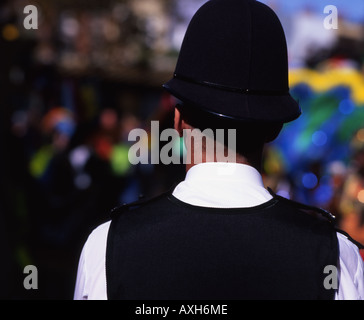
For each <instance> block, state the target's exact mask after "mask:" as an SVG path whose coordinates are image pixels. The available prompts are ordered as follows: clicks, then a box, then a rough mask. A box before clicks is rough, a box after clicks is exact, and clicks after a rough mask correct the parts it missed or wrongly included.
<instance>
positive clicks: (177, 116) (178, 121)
mask: <svg viewBox="0 0 364 320" xmlns="http://www.w3.org/2000/svg"><path fill="white" fill-rule="evenodd" d="M174 129H175V130H176V131H177V132H178V133H179V136H180V137H182V136H183V125H182V117H181V113H180V112H179V110H178V109H177V108H174Z"/></svg>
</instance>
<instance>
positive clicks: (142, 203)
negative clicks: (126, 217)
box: [110, 192, 169, 219]
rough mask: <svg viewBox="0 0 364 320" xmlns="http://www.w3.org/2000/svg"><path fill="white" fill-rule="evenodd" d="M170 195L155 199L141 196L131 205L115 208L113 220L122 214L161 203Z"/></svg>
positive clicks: (167, 193)
mask: <svg viewBox="0 0 364 320" xmlns="http://www.w3.org/2000/svg"><path fill="white" fill-rule="evenodd" d="M168 195H169V192H165V193H161V194H160V195H157V196H154V197H145V196H140V197H139V199H138V200H136V201H134V202H131V203H125V204H122V205H120V206H118V207H115V208H114V209H112V210H111V213H110V215H111V219H114V218H116V217H118V216H120V215H121V214H124V213H127V212H131V211H134V210H138V209H139V208H145V207H147V206H150V205H153V204H154V203H156V202H158V201H161V200H163V199H165V198H166V197H167V196H168Z"/></svg>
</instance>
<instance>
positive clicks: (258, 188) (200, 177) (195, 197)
mask: <svg viewBox="0 0 364 320" xmlns="http://www.w3.org/2000/svg"><path fill="white" fill-rule="evenodd" d="M173 196H175V197H176V198H177V199H179V200H180V201H183V202H186V203H188V204H191V205H195V206H202V207H217V208H239V207H240V208H246V207H254V206H258V205H261V204H263V203H265V202H267V201H269V200H271V199H272V196H271V194H270V193H269V192H268V190H266V189H265V187H264V183H263V179H262V176H261V175H260V173H259V172H258V171H257V170H256V169H255V168H253V167H251V166H248V165H244V164H237V163H216V162H214V163H202V164H199V165H196V166H194V167H192V168H191V169H190V170H189V171H188V172H187V174H186V178H185V180H184V181H183V182H181V183H180V184H179V185H178V186H177V187H176V188H175V190H174V192H173Z"/></svg>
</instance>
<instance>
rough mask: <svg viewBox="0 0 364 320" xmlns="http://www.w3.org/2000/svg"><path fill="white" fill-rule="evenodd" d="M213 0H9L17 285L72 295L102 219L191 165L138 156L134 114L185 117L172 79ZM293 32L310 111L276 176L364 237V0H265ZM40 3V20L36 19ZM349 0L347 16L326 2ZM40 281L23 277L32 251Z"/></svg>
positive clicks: (2, 118) (7, 67)
mask: <svg viewBox="0 0 364 320" xmlns="http://www.w3.org/2000/svg"><path fill="white" fill-rule="evenodd" d="M204 2H205V1H204V0H104V1H101V0H87V1H86V0H74V1H67V0H34V1H31V0H27V1H25V0H11V1H10V0H9V1H2V2H1V3H0V56H1V59H0V106H1V107H0V154H1V156H0V170H1V171H0V251H1V252H2V253H3V258H2V262H1V264H0V274H2V275H6V276H4V277H3V278H4V279H3V282H2V285H1V288H0V298H5V299H71V298H72V295H73V286H74V282H75V277H76V270H77V263H78V258H79V254H80V251H81V249H82V245H83V243H84V241H85V240H86V237H87V235H88V234H89V232H90V231H91V230H92V229H93V228H94V227H95V226H97V225H98V224H99V223H101V222H103V221H105V220H107V219H108V214H109V211H110V210H111V209H112V208H113V207H115V206H117V205H119V204H121V203H126V202H131V201H133V200H136V199H138V198H139V196H140V195H144V196H146V197H150V196H153V195H156V194H158V193H160V192H162V191H165V190H167V189H169V188H171V187H172V186H173V185H174V184H175V183H177V182H178V181H180V180H181V179H183V177H184V167H183V166H182V165H181V166H178V165H171V166H164V165H139V166H131V165H130V163H129V161H128V149H129V146H130V143H129V142H128V141H127V136H128V133H129V132H130V130H132V129H133V128H144V129H145V130H146V131H148V130H149V127H150V122H151V121H152V120H159V121H160V123H161V130H163V128H168V127H171V126H172V125H173V107H174V100H173V98H172V97H170V96H169V95H167V94H166V93H165V92H163V90H162V87H161V85H162V84H163V83H164V82H165V81H166V80H168V79H169V78H170V77H171V75H172V74H173V71H174V66H175V63H176V59H177V56H178V50H179V48H180V45H181V42H182V39H183V36H184V33H185V30H186V28H187V25H188V23H189V21H190V19H191V17H192V15H193V14H194V12H195V11H196V10H197V9H198V8H199V7H200V6H201V5H202V4H203V3H204ZM263 2H265V3H267V4H268V5H270V6H271V7H272V8H273V9H274V10H275V11H276V12H277V14H278V15H279V17H280V19H281V21H282V24H283V26H284V29H285V31H286V35H287V42H288V46H289V64H290V68H291V71H290V86H291V92H292V95H293V96H294V97H295V99H297V100H299V102H300V105H301V107H302V111H303V115H302V117H301V118H300V119H299V120H297V121H295V122H293V123H290V124H288V125H286V126H285V128H284V131H283V132H282V134H281V135H280V137H279V138H278V139H277V141H276V142H274V143H272V144H271V145H270V146H269V147H268V148H267V149H266V153H265V157H264V172H263V174H264V179H265V182H266V185H267V186H269V187H271V188H272V189H274V190H275V191H276V192H278V193H279V194H281V195H282V196H285V197H288V198H291V199H295V200H298V201H302V202H305V203H308V204H312V205H316V206H320V207H323V208H325V209H327V210H330V211H331V212H332V213H333V214H335V215H336V216H337V218H338V226H339V227H341V228H343V229H345V230H346V231H348V232H350V233H351V235H352V236H353V237H354V238H355V239H357V240H358V241H360V242H363V243H364V210H363V205H364V148H363V147H364V2H363V1H362V0H350V1H344V0H327V1H325V0H320V1H318V0H316V1H314V0H310V1H308V0H304V1H303V0H294V1H292V0H265V1H263ZM28 4H32V5H35V6H36V7H37V8H38V11H39V28H38V29H37V30H26V29H25V28H24V26H23V21H24V18H25V17H26V15H25V14H24V13H23V10H24V7H25V6H26V5H28ZM327 5H335V6H336V7H337V9H338V13H339V21H338V29H337V30H336V29H330V30H327V29H325V28H324V20H325V18H326V17H327V16H328V14H327V13H326V14H325V13H324V8H325V7H326V6H327ZM29 264H32V265H35V266H37V268H38V270H39V289H38V290H31V291H27V290H25V289H24V287H23V280H24V277H25V275H24V274H23V269H24V267H25V266H26V265H29Z"/></svg>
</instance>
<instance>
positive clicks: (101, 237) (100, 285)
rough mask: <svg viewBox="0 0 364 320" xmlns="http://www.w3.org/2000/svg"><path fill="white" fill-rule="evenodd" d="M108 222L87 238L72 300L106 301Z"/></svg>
mask: <svg viewBox="0 0 364 320" xmlns="http://www.w3.org/2000/svg"><path fill="white" fill-rule="evenodd" d="M109 227H110V222H107V223H104V224H102V225H100V226H99V227H98V228H96V229H95V230H94V231H93V232H92V233H91V234H90V236H89V237H88V239H87V241H86V243H85V245H84V247H83V250H82V253H81V256H80V261H79V265H78V271H77V279H76V286H75V291H74V300H107V292H106V269H105V267H106V264H105V263H106V245H107V235H108V232H109Z"/></svg>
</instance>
